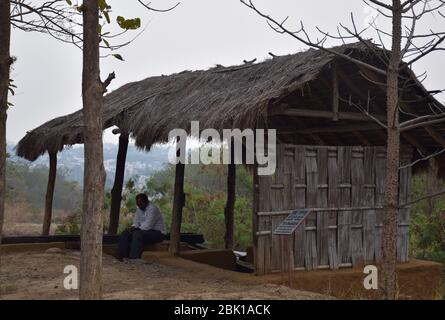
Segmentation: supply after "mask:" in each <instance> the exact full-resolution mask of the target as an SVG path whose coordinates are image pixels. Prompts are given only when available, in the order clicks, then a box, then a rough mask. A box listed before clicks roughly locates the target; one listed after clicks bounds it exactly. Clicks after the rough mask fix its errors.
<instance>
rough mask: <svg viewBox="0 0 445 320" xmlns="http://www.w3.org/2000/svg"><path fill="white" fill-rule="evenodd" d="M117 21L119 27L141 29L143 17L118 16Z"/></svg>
mask: <svg viewBox="0 0 445 320" xmlns="http://www.w3.org/2000/svg"><path fill="white" fill-rule="evenodd" d="M116 21H117V24H118V25H119V27H121V28H122V29H124V30H135V29H139V28H140V27H141V19H140V18H134V19H125V18H124V17H122V16H118V17H117V18H116ZM108 23H109V22H108Z"/></svg>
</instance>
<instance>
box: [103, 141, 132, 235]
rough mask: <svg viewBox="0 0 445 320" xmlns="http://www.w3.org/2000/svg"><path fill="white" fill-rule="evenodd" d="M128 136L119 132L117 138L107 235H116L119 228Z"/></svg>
mask: <svg viewBox="0 0 445 320" xmlns="http://www.w3.org/2000/svg"><path fill="white" fill-rule="evenodd" d="M128 137H129V134H128V133H126V132H121V134H120V136H119V149H118V151H117V158H116V172H115V175H114V184H113V188H112V189H111V207H110V224H109V227H108V234H117V230H118V228H119V216H120V209H121V200H122V188H123V186H124V175H125V162H126V159H127V150H128Z"/></svg>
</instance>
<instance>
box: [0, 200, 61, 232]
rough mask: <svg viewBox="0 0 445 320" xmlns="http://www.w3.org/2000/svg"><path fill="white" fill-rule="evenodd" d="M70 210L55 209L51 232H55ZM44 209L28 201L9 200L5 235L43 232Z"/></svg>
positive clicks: (4, 229) (6, 211)
mask: <svg viewBox="0 0 445 320" xmlns="http://www.w3.org/2000/svg"><path fill="white" fill-rule="evenodd" d="M68 214H69V213H68V212H65V211H62V210H53V217H54V219H53V224H52V225H51V229H50V233H51V234H54V232H55V230H56V227H57V224H59V223H62V221H63V219H64V218H65V217H66V216H67V215H68ZM42 222H43V210H42V209H38V208H35V207H33V206H31V205H30V204H28V203H26V202H16V203H11V202H7V203H6V205H5V221H4V226H3V234H4V235H5V236H37V235H40V234H41V232H42Z"/></svg>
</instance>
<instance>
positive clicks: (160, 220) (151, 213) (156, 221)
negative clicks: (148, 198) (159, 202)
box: [133, 203, 165, 234]
mask: <svg viewBox="0 0 445 320" xmlns="http://www.w3.org/2000/svg"><path fill="white" fill-rule="evenodd" d="M133 227H136V228H139V229H141V230H159V231H161V232H162V233H163V234H165V226H164V215H163V214H162V213H161V211H160V210H159V208H158V207H157V206H155V205H154V204H152V203H150V204H149V205H148V206H147V208H145V210H141V209H139V208H138V209H137V210H136V214H135V215H134V218H133Z"/></svg>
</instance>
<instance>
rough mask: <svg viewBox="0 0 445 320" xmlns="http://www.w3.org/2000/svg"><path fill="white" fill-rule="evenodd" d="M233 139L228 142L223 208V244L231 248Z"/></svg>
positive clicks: (234, 180) (233, 186)
mask: <svg viewBox="0 0 445 320" xmlns="http://www.w3.org/2000/svg"><path fill="white" fill-rule="evenodd" d="M233 144H234V143H233V140H232V141H231V143H230V164H229V165H228V167H227V201H226V206H225V208H224V220H225V226H226V231H225V236H224V244H225V248H226V249H230V250H233V244H234V241H233V228H234V214H235V201H236V165H235V155H234V145H233Z"/></svg>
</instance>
